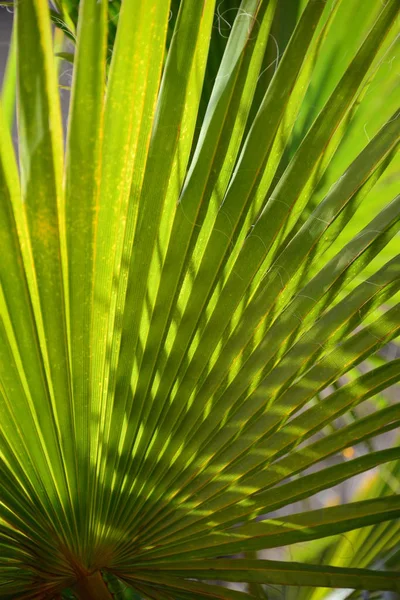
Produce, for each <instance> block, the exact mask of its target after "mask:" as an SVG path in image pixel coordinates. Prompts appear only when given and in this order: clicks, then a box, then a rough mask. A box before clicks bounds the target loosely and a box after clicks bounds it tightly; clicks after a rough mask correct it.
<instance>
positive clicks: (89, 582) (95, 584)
mask: <svg viewBox="0 0 400 600" xmlns="http://www.w3.org/2000/svg"><path fill="white" fill-rule="evenodd" d="M74 591H75V592H76V594H77V596H78V598H79V599H80V600H110V598H111V599H112V595H111V593H110V591H109V589H108V587H107V586H106V584H105V582H104V580H103V578H102V576H101V573H100V571H96V572H95V573H92V574H91V575H87V576H86V577H82V579H79V581H78V583H77V584H76V586H75V588H74Z"/></svg>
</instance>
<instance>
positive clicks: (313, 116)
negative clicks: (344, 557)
mask: <svg viewBox="0 0 400 600" xmlns="http://www.w3.org/2000/svg"><path fill="white" fill-rule="evenodd" d="M350 4H351V3H350ZM354 4H356V5H357V6H358V11H359V13H358V16H359V18H358V20H357V22H354V21H353V22H351V23H349V25H348V26H347V28H345V33H344V34H342V35H344V36H346V34H347V38H348V40H349V44H350V48H351V53H350V55H347V58H346V60H342V61H341V62H340V65H341V66H340V68H339V69H336V70H334V69H333V71H332V72H330V71H329V65H327V64H326V62H325V63H324V60H325V59H324V58H323V57H324V56H327V55H329V52H330V53H331V54H330V55H334V53H335V52H337V48H336V46H335V39H336V36H337V35H338V31H342V30H343V23H344V22H346V21H345V18H346V15H347V16H348V14H347V12H346V11H348V10H349V8H348V6H349V3H345V2H328V3H326V2H323V1H319V0H310V1H309V2H303V3H301V6H300V4H299V6H298V8H299V12H298V18H297V19H294V21H297V22H296V23H295V22H293V24H292V25H293V27H292V29H293V31H291V32H289V34H290V35H289V34H288V32H287V31H286V32H285V31H283V30H282V29H279V23H281V22H282V21H280V18H281V17H282V10H283V9H284V7H283V5H282V3H280V2H277V1H273V0H270V2H263V1H259V0H243V1H242V3H241V5H240V7H239V8H238V9H236V10H234V11H233V7H230V5H229V6H228V13H229V18H228V13H226V15H227V16H226V17H223V13H221V6H219V7H216V6H215V3H214V2H213V1H212V0H202V1H201V2H195V3H193V2H191V1H190V0H183V1H182V2H181V3H180V6H179V13H177V12H176V9H177V5H178V3H176V2H175V3H173V9H174V10H173V11H172V13H173V14H172V17H173V18H172V19H171V13H170V7H169V4H168V2H166V0H152V1H151V2H150V1H147V0H124V2H123V3H122V5H121V10H120V12H119V18H118V28H117V33H116V37H115V42H114V41H113V40H114V38H112V40H111V41H112V43H113V51H112V60H111V65H110V67H109V70H108V66H107V61H108V54H109V44H110V37H109V36H108V28H107V24H108V16H107V6H106V3H105V2H104V1H100V2H98V1H95V0H82V1H81V2H80V4H79V19H78V25H77V30H76V32H75V33H74V35H76V38H77V46H76V53H75V56H74V75H73V85H72V97H71V106H70V113H69V124H68V135H67V144H66V152H65V157H64V150H63V142H62V127H61V115H60V109H59V92H58V89H57V80H56V70H55V65H54V60H53V51H52V39H51V29H50V14H49V9H48V6H47V3H46V2H45V1H44V0H26V1H25V2H20V3H18V8H17V16H16V42H17V54H18V70H17V79H18V106H17V108H18V132H19V134H18V136H19V137H18V143H19V156H20V168H19V170H18V169H17V166H16V160H15V156H14V150H13V146H12V141H11V138H10V134H9V128H8V126H7V124H8V122H9V120H10V117H9V116H8V115H9V114H10V109H9V107H8V108H7V112H6V114H3V113H1V115H0V119H1V121H2V123H1V127H0V132H1V133H0V190H1V192H0V193H1V202H0V211H1V215H0V217H1V218H0V228H1V239H2V249H3V250H2V261H1V264H0V277H1V295H0V313H1V329H0V336H1V340H0V402H1V414H2V420H1V429H0V431H1V461H2V481H3V487H2V497H1V505H0V506H1V508H0V510H1V542H0V543H1V552H0V554H1V558H0V562H1V567H0V569H1V571H0V586H1V596H2V598H53V597H56V596H57V594H61V593H64V592H63V590H65V588H67V587H71V586H75V594H78V595H79V596H80V597H82V598H86V597H87V598H90V597H93V598H103V597H104V598H107V597H110V591H109V588H108V587H107V586H106V585H105V583H104V580H107V581H109V582H111V581H112V580H113V578H114V581H120V582H121V581H125V582H126V583H127V584H129V585H131V586H132V587H133V588H134V589H135V590H136V592H137V593H139V594H141V595H143V596H145V597H148V598H154V599H156V600H159V599H162V600H167V599H169V598H199V599H200V598H205V597H215V598H217V597H218V598H236V597H237V598H241V597H242V596H243V592H238V591H234V590H230V589H225V588H221V587H220V586H216V585H214V584H212V583H210V581H211V582H212V580H225V581H240V582H254V583H266V584H268V583H277V584H286V585H294V586H310V585H311V586H324V587H346V588H354V589H367V590H397V591H399V578H398V575H397V574H396V572H395V571H393V572H389V571H387V572H379V571H374V570H366V569H357V568H348V567H338V566H337V567H335V566H332V567H328V566H327V567H325V566H313V565H308V566H304V565H301V564H297V563H285V562H273V561H272V562H271V561H264V560H262V561H260V560H247V559H246V560H241V559H234V560H233V559H231V558H229V556H232V555H235V554H237V553H241V552H247V551H254V550H259V549H265V548H274V547H277V546H282V545H284V544H293V543H296V542H299V541H306V540H312V539H317V538H320V537H324V536H327V535H332V534H334V533H343V532H346V531H349V530H351V529H354V528H359V527H363V526H367V525H368V526H372V525H374V524H375V523H379V522H382V521H388V520H391V519H396V518H398V517H399V514H400V498H399V496H397V495H389V496H387V497H383V498H377V499H372V500H371V499H367V500H362V501H360V502H356V503H351V504H349V505H345V506H340V507H333V508H328V509H325V510H324V509H321V510H313V511H311V512H304V513H299V514H292V515H291V516H290V517H281V518H278V517H275V518H272V517H271V518H268V516H270V515H269V513H271V512H272V511H275V510H277V509H279V508H282V507H285V506H287V505H289V504H291V503H293V502H296V501H298V500H301V499H305V498H309V497H311V496H312V495H313V494H315V493H316V492H318V491H320V490H324V489H326V488H329V487H331V486H333V485H335V484H337V483H339V482H341V481H344V480H346V479H348V478H349V477H352V476H353V475H356V474H359V473H363V472H364V471H366V470H368V469H371V468H373V467H375V466H377V465H380V464H382V463H386V462H390V461H394V460H396V459H398V458H399V457H400V449H399V448H398V447H394V448H389V449H386V450H379V451H373V452H370V453H367V454H362V453H360V454H359V455H358V456H356V458H354V459H353V460H349V461H346V462H339V463H336V464H333V465H331V466H326V462H324V461H325V459H326V458H328V457H330V456H333V455H336V454H337V453H339V452H340V451H342V450H343V449H345V448H347V447H348V446H352V445H354V444H358V443H359V442H363V441H368V440H369V439H371V438H372V437H374V436H376V435H379V434H381V433H383V432H387V431H390V430H393V429H395V428H396V427H398V425H399V423H400V409H399V406H398V405H396V404H393V403H389V404H386V405H383V406H382V405H381V406H378V408H377V409H376V411H375V412H374V413H373V414H370V413H368V411H367V412H364V413H363V416H362V418H358V419H357V420H353V421H351V422H349V423H348V424H347V425H346V426H343V427H341V428H339V429H332V430H331V432H330V433H329V434H328V435H326V436H325V437H324V438H321V437H319V436H318V435H317V436H315V435H314V434H318V433H319V432H321V431H324V432H326V428H327V427H329V426H330V425H331V424H332V423H334V422H336V419H337V418H338V417H339V416H340V415H343V414H347V413H348V412H349V411H350V412H351V411H354V410H355V409H356V407H357V406H359V405H360V404H361V403H363V402H366V401H367V400H368V399H370V398H372V397H374V396H376V395H377V394H379V393H380V392H381V391H382V390H384V389H385V388H386V387H388V386H389V385H392V384H393V383H395V382H396V381H398V380H399V377H400V361H399V360H392V361H389V362H388V361H381V362H382V364H380V365H379V366H374V365H373V364H372V368H371V369H369V370H367V371H365V369H364V372H363V373H362V374H361V375H360V373H359V372H358V371H357V367H358V365H360V364H361V363H363V364H365V361H366V360H367V359H368V358H369V357H370V356H372V355H373V354H374V353H376V352H378V351H379V350H380V349H381V348H383V347H384V346H386V345H387V344H388V343H389V342H390V341H391V340H394V339H395V338H396V336H397V335H398V332H399V329H400V320H399V314H400V309H399V305H398V304H396V302H395V300H394V299H395V298H396V293H397V292H398V291H399V288H400V276H399V275H400V271H399V266H400V258H399V255H398V254H397V253H396V244H395V240H396V237H395V236H396V234H397V232H398V229H399V228H400V220H399V215H400V198H396V197H394V195H393V194H392V191H393V186H391V185H390V182H391V179H390V177H392V178H393V169H394V167H395V166H396V165H397V164H398V162H397V163H396V161H397V158H396V154H395V150H396V145H397V144H398V139H399V133H400V119H399V118H398V112H396V110H397V108H396V105H395V95H394V94H393V93H392V92H393V90H392V88H391V85H392V83H393V78H392V74H391V73H392V72H391V71H390V69H387V70H386V71H384V72H383V71H382V70H385V65H387V64H388V62H389V63H390V61H392V62H393V56H394V55H395V51H394V47H395V45H396V43H397V44H398V42H396V39H395V27H394V24H395V22H396V18H398V8H399V7H398V3H397V1H396V0H388V1H387V2H386V3H382V4H381V3H376V6H375V3H361V2H355V3H354ZM383 5H384V6H383ZM70 14H71V15H73V11H72V12H71V13H70ZM53 16H54V15H53ZM222 19H223V20H222ZM71 23H72V21H71ZM341 23H342V25H341ZM224 24H225V25H226V27H228V26H229V27H228V32H229V36H228V35H227V34H226V28H225V30H224V29H223V26H225V25H224ZM110 27H111V26H110ZM225 34H226V35H225ZM279 35H280V36H281V37H279ZM107 36H108V37H107ZM221 38H222V39H223V41H221ZM289 38H290V39H289ZM347 38H346V39H347ZM277 39H279V43H278V42H277ZM107 40H108V41H107ZM285 44H286V47H285V48H284V45H285ZM166 47H167V48H168V50H167V51H166ZM274 48H275V51H276V50H279V51H280V52H279V55H276V54H275V58H274V59H273V60H272V61H271V55H272V56H273V51H274ZM324 49H325V54H324ZM283 50H284V51H283ZM334 64H335V65H336V63H334ZM382 73H383V74H382ZM385 73H386V78H385ZM323 79H325V83H326V84H325V86H324V87H323V89H324V97H322V98H320V97H318V98H316V97H315V89H316V88H315V86H316V85H317V89H321V81H322V80H323ZM382 81H383V83H382ZM105 82H106V83H105ZM374 85H385V86H386V88H385V90H386V96H385V106H384V107H381V110H379V111H378V114H375V112H374V118H373V122H372V124H371V125H370V126H369V131H368V135H364V133H365V132H363V131H362V129H363V126H362V121H363V119H364V118H365V115H366V114H368V110H370V109H369V106H370V104H369V103H370V102H371V100H370V99H369V98H368V93H369V91H370V90H372V89H373V86H374ZM318 86H319V88H318ZM7 93H8V96H7V97H9V92H7ZM7 106H8V105H7ZM372 110H373V109H372ZM360 115H361V116H360ZM371 118H372V117H371ZM360 126H361V128H360ZM349 131H350V142H351V135H353V142H354V140H357V142H354V143H353V142H351V143H350V142H349V134H348V132H349ZM353 132H355V133H354V134H353ZM354 148H355V150H354ZM376 190H378V192H380V196H379V198H380V204H378V205H377V204H376V203H373V202H372V206H373V207H376V206H378V208H379V210H376V209H375V212H374V214H373V215H370V218H367V219H365V218H364V217H361V221H360V222H362V223H363V226H362V227H360V226H359V227H358V228H357V225H355V226H354V225H353V224H354V223H355V222H356V220H354V219H353V220H351V218H352V216H353V215H356V217H357V215H358V216H359V215H365V213H363V207H364V206H371V200H370V199H371V198H376ZM382 190H385V194H386V195H385V194H384V201H383V199H382ZM364 199H365V200H364ZM363 219H364V221H363ZM349 221H351V223H350V226H349V227H351V228H352V229H351V232H352V233H351V235H348V234H346V233H345V232H346V231H348V228H347V227H346V225H347V223H348V222H349ZM354 227H355V230H354ZM343 230H344V232H343V234H342V231H343ZM346 236H347V237H346ZM388 248H389V249H390V251H389V250H388ZM382 256H383V257H384V258H383V259H382ZM371 265H372V266H371ZM347 374H349V376H347ZM343 381H347V383H346V384H345V385H341V384H340V385H338V382H339V383H340V382H341V383H343ZM329 386H331V387H329ZM332 386H333V387H332ZM326 390H328V395H326ZM321 392H323V395H324V396H325V397H322V396H321V395H320V393H321ZM303 442H304V443H303ZM300 444H301V445H300ZM314 465H316V469H317V470H315V467H314V469H309V468H310V467H313V466H314ZM261 515H265V519H266V520H264V521H262V522H256V521H255V518H256V517H257V516H261ZM238 523H240V526H239V527H238V526H237V524H238ZM218 557H219V558H218ZM221 557H228V558H221ZM216 558H218V560H215V559H216ZM100 573H102V576H101V575H100ZM115 577H117V578H118V579H115ZM202 580H203V581H206V582H208V583H205V582H202ZM109 585H110V586H111V583H110V584H109ZM111 587H112V586H111ZM132 593H133V592H132ZM65 597H68V596H65Z"/></svg>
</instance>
